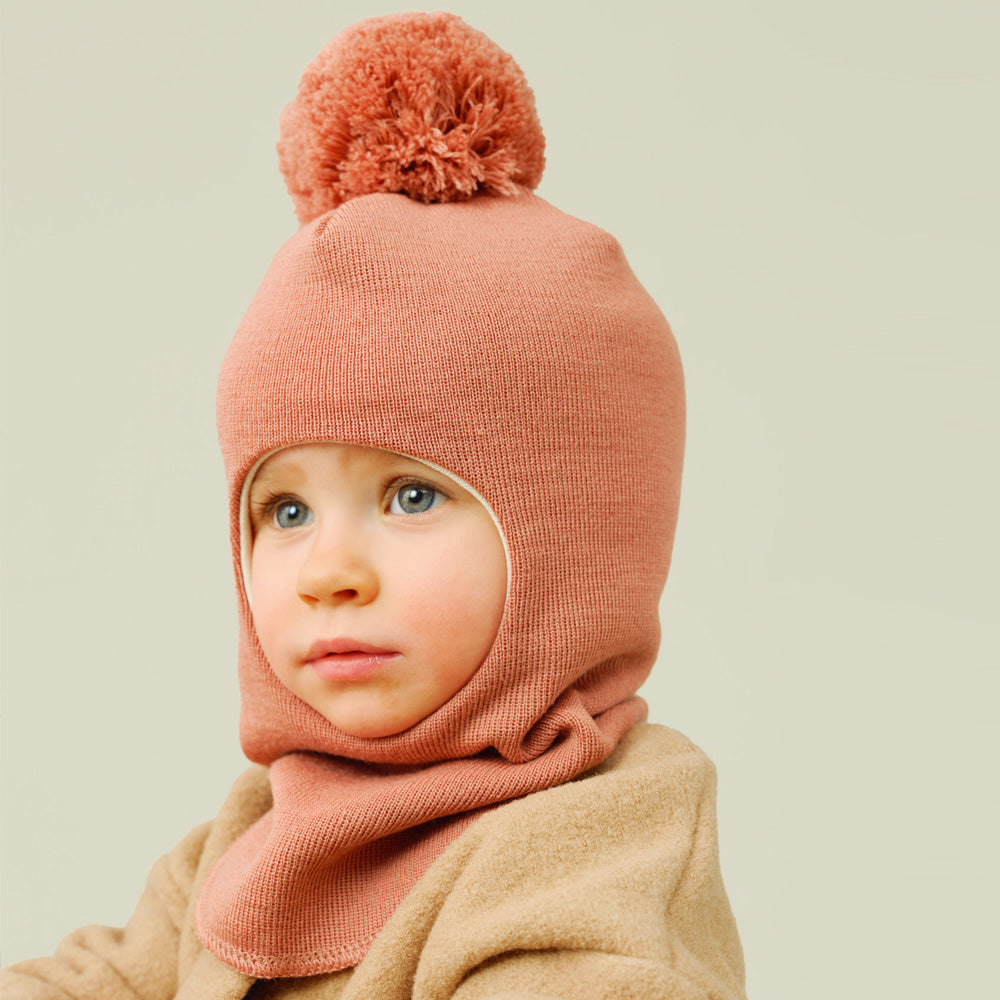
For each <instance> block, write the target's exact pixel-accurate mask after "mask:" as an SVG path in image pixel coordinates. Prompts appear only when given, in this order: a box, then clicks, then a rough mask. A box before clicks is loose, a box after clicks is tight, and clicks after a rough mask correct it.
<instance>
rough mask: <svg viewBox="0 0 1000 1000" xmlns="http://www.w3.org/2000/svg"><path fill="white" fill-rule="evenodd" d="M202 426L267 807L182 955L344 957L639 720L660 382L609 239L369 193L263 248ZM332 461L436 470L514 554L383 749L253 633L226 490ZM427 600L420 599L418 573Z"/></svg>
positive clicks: (660, 571) (661, 525)
mask: <svg viewBox="0 0 1000 1000" xmlns="http://www.w3.org/2000/svg"><path fill="white" fill-rule="evenodd" d="M218 422H219V434H220V441H221V445H222V451H223V456H224V459H225V464H226V473H227V478H228V483H229V494H230V519H231V520H230V525H231V538H232V546H233V557H234V566H235V569H236V578H237V586H238V590H239V604H240V646H239V670H240V684H241V692H242V717H241V740H242V744H243V747H244V750H245V752H246V754H247V756H248V757H249V758H250V759H251V760H253V761H257V762H259V763H262V764H266V765H270V772H271V784H272V789H273V794H274V808H273V809H272V810H271V812H269V813H268V814H267V815H266V816H265V817H264V818H263V819H262V820H261V821H259V822H258V823H257V824H255V825H254V826H253V827H252V828H251V829H250V830H249V831H247V833H246V834H245V835H244V836H242V837H241V838H240V839H239V840H238V841H237V842H236V843H235V844H234V845H233V846H232V848H231V849H230V850H229V851H228V852H227V853H226V854H225V855H224V856H223V858H222V859H221V860H220V861H219V863H218V864H217V865H216V866H215V868H214V869H213V871H212V873H211V875H210V876H209V878H208V880H207V882H206V884H205V886H204V889H203V891H202V892H201V895H200V897H199V902H198V911H197V927H198V934H199V937H200V938H201V940H202V941H203V942H204V944H205V945H206V947H207V948H209V950H211V951H212V952H213V953H215V954H216V955H217V956H218V957H219V958H221V959H222V960H223V961H225V962H227V963H228V964H230V965H232V966H234V967H235V968H237V969H239V970H241V971H243V972H247V973H249V974H252V975H255V976H264V977H274V976H292V975H312V974H316V973H320V972H328V971H334V970H337V969H340V968H345V967H347V966H349V965H353V964H355V963H357V962H358V961H360V959H361V958H362V957H363V956H364V954H365V952H366V950H367V948H368V946H369V944H370V943H371V941H372V940H373V939H374V937H375V936H376V934H377V933H378V932H379V930H380V929H381V927H382V926H383V924H384V923H385V921H386V920H387V919H388V917H389V915H390V914H391V913H392V912H393V910H394V909H395V908H396V906H397V905H398V904H399V903H400V901H401V900H402V899H403V897H404V896H405V895H406V894H407V892H408V891H409V890H410V889H411V888H412V887H413V886H414V885H415V884H416V882H417V880H418V879H419V878H420V876H421V875H422V874H423V873H424V872H425V871H426V869H427V868H428V867H429V866H430V864H431V863H432V862H433V861H434V860H435V859H436V858H437V857H438V856H439V855H440V854H441V852H442V851H443V850H444V848H445V847H446V846H447V845H448V844H449V843H451V842H452V841H453V840H454V838H455V837H457V836H458V835H459V833H460V832H461V831H462V830H463V829H465V828H466V826H467V825H468V824H469V822H471V821H472V820H473V819H475V818H476V817H477V816H478V815H480V814H481V812H482V811H483V810H485V809H488V808H490V807H491V806H493V805H496V804H498V803H502V802H505V801H509V800H511V799H513V798H517V797H519V796H522V795H525V794H527V793H530V792H532V791H536V790H540V789H543V788H547V787H550V786H553V785H557V784H560V783H562V782H565V781H567V780H569V779H571V778H573V777H574V776H576V775H578V774H580V773H581V772H583V771H585V770H587V769H588V768H590V767H593V766H594V765H595V764H597V763H599V762H600V761H602V760H604V759H605V758H606V757H607V756H608V755H609V754H610V753H611V751H612V750H613V749H614V747H615V746H616V745H617V743H618V741H619V740H620V739H621V737H622V736H623V734H624V733H625V732H626V731H627V730H628V729H629V728H630V727H631V726H632V725H633V724H634V723H635V722H636V721H637V720H639V719H641V718H643V717H644V715H645V705H644V703H643V702H642V701H641V700H640V699H639V698H637V697H636V696H635V692H636V690H637V688H638V687H639V685H640V684H641V683H642V681H643V680H644V679H645V678H646V676H647V674H648V672H649V669H650V667H651V665H652V663H653V660H654V657H655V655H656V650H657V646H658V641H659V623H658V617H657V605H658V599H659V595H660V592H661V589H662V587H663V583H664V581H665V578H666V574H667V568H668V563H669V557H670V550H671V545H672V540H673V533H674V526H675V522H676V518H677V510H678V499H679V490H680V475H681V462H682V454H683V440H684V395H683V382H682V375H681V368H680V362H679V359H678V355H677V351H676V346H675V344H674V340H673V337H672V335H671V332H670V329H669V327H668V325H667V322H666V320H665V319H664V318H663V315H662V314H661V313H660V311H659V309H658V308H657V307H656V305H655V304H654V303H653V301H652V300H651V299H650V297H649V296H648V295H647V293H646V292H645V291H644V290H643V288H642V287H641V285H640V284H639V282H638V281H637V280H636V278H635V277H634V275H633V274H632V272H631V270H630V269H629V267H628V264H627V263H626V261H625V258H624V255H623V254H622V251H621V248H620V246H619V245H618V243H617V242H616V241H615V240H614V239H613V238H612V237H611V236H609V235H608V234H607V233H605V232H604V231H602V230H600V229H598V228H596V227H594V226H592V225H589V224H587V223H585V222H582V221H580V220H578V219H575V218H572V217H570V216H568V215H566V214H564V213H562V212H559V211H558V210H557V209H555V208H554V207H552V206H551V205H550V204H548V203H547V202H546V201H544V200H542V199H541V198H538V197H536V196H535V195H533V194H530V193H522V194H520V195H517V196H514V197H496V196H490V195H480V196H477V197H475V198H472V199H471V200H467V201H455V202H450V203H447V204H425V203H423V202H419V201H414V200H411V199H410V198H408V197H406V196H405V195H401V194H382V193H377V194H370V195H364V196H360V197H354V198H353V199H351V200H349V201H347V202H345V203H343V204H341V205H340V206H339V207H338V208H335V209H333V210H331V211H329V212H327V213H326V214H323V215H320V216H319V217H318V218H316V219H314V220H313V221H311V222H309V223H307V224H305V225H303V226H302V228H301V229H300V230H299V232H298V233H297V234H296V235H295V236H293V237H292V238H291V239H290V240H289V241H288V242H287V243H286V244H285V245H284V247H282V249H281V250H280V251H279V253H278V254H277V256H276V257H275V259H274V261H273V262H272V264H271V266H270V268H269V269H268V271H267V274H266V276H265V278H264V281H263V284H262V285H261V287H260V290H259V291H258V293H257V295H256V297H255V298H254V300H253V302H252V303H251V305H250V308H249V310H248V311H247V313H246V315H245V317H244V319H243V321H242V323H241V325H240V327H239V330H238V331H237V333H236V336H235V338H234V340H233V342H232V345H231V346H230V349H229V352H228V353H227V355H226V359H225V361H224V363H223V368H222V373H221V377H220V381H219V393H218ZM306 441H343V442H352V443H356V444H362V445H369V446H372V447H376V448H383V449H387V450H391V451H396V452H400V453H402V454H405V455H410V456H413V457H416V458H419V459H423V460H425V461H428V462H431V463H434V464H436V465H439V466H441V467H443V468H445V469H448V470H450V471H451V472H453V473H454V474H455V475H457V476H459V477H460V478H461V479H463V480H465V481H466V482H467V483H469V484H470V485H471V486H472V487H473V488H474V489H476V490H477V491H478V492H479V493H480V494H481V495H482V496H483V497H484V498H485V500H486V502H487V503H488V504H489V505H490V506H491V508H492V510H493V512H494V513H495V515H496V517H497V519H498V521H499V524H500V526H501V529H502V531H503V533H504V535H505V538H506V541H507V544H508V547H509V552H510V559H511V571H510V581H509V591H508V599H507V605H506V608H505V612H504V617H503V620H502V622H501V625H500V628H499V632H498V634H497V638H496V641H495V644H494V646H493V649H492V650H491V652H490V654H489V656H488V657H487V659H486V660H485V661H484V663H483V664H482V666H481V667H480V668H479V670H478V671H477V673H476V674H475V675H474V676H473V678H472V679H471V680H470V681H469V683H468V684H466V686H465V687H464V688H463V689H462V690H461V691H459V692H458V694H456V695H455V696H454V697H453V698H452V699H451V700H450V701H449V702H448V703H447V704H446V705H444V706H443V707H442V708H441V709H439V710H438V711H437V712H435V713H433V714H432V715H430V716H429V717H428V718H426V719H424V720H423V721H421V722H420V723H418V724H417V725H415V726H413V727H412V728H411V729H409V730H407V731H405V732H403V733H400V734H398V735H394V736H388V737H383V738H379V739H362V738H357V737H352V736H349V735H347V734H345V733H343V732H340V731H339V730H337V729H335V728H334V727H333V726H332V725H331V724H330V723H328V722H327V721H326V720H325V719H324V718H323V717H322V716H320V715H319V714H318V713H316V712H315V711H313V710H312V709H311V708H309V707H308V706H307V705H305V704H304V703H303V702H301V701H300V700H298V699H297V698H296V697H295V696H294V695H292V694H291V693H290V692H289V691H288V690H287V689H286V688H284V687H283V686H282V684H281V683H280V682H279V681H278V680H277V678H276V677H275V675H274V674H273V673H272V671H271V669H270V668H269V666H268V664H267V662H266V660H265V657H264V655H263V652H262V650H261V648H260V645H259V642H258V640H257V638H256V636H255V633H254V628H253V620H252V616H251V613H250V609H249V605H248V602H247V596H246V594H245V592H244V590H243V584H242V573H241V564H240V492H241V488H242V486H243V482H244V479H245V477H246V476H247V473H248V472H249V470H251V469H252V467H253V465H254V463H255V462H256V461H257V460H258V459H259V458H260V456H262V455H264V454H267V453H268V452H270V451H273V450H275V449H277V448H281V447H284V446H288V445H292V444H298V443H302V442H306ZM425 583H426V584H427V585H430V586H432V585H433V581H425Z"/></svg>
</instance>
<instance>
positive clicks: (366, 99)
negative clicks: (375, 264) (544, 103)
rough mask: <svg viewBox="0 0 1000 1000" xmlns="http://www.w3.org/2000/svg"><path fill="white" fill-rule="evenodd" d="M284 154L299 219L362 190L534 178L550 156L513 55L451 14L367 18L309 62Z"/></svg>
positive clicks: (447, 188)
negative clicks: (546, 156)
mask: <svg viewBox="0 0 1000 1000" xmlns="http://www.w3.org/2000/svg"><path fill="white" fill-rule="evenodd" d="M280 124H281V138H280V140H279V142H278V160H279V164H280V167H281V172H282V174H284V176H285V183H286V184H287V186H288V191H289V194H291V196H292V200H293V201H294V202H295V213H296V215H297V216H298V218H299V221H300V222H301V223H303V224H305V223H306V222H309V221H311V220H312V219H315V218H316V217H317V216H319V215H322V214H323V213H324V212H327V211H329V210H330V209H331V208H336V206H337V205H340V204H342V203H343V202H345V201H347V200H349V199H350V198H356V197H357V196H359V195H364V194H373V193H375V192H402V193H404V194H407V195H409V196H410V197H411V198H415V199H418V200H420V201H425V202H432V201H460V200H463V199H467V198H471V197H472V196H473V195H475V194H477V193H479V192H483V193H488V194H498V195H515V194H517V193H519V192H520V191H522V190H531V189H533V188H534V187H536V186H537V184H538V182H539V181H540V180H541V177H542V171H543V169H544V167H545V138H544V136H543V135H542V127H541V124H540V123H539V121H538V114H537V112H536V110H535V98H534V94H533V93H532V92H531V88H530V87H529V86H528V83H527V81H526V80H525V78H524V74H523V73H522V72H521V68H520V67H519V66H518V65H517V63H516V62H515V61H514V59H513V58H512V57H511V56H510V55H509V54H508V53H506V52H504V51H503V49H501V48H500V47H499V46H498V45H496V43H494V42H493V41H491V40H490V39H489V38H487V36H486V35H484V34H483V33H482V32H481V31H477V30H476V29H475V28H472V27H470V26H469V25H467V24H466V23H465V22H464V21H463V20H462V19H461V18H459V17H457V16H456V15H454V14H447V13H444V12H437V13H433V14H425V13H411V14H392V15H388V16H386V17H378V18H369V19H367V20H365V21H361V22H359V23H358V24H355V25H353V26H352V27H350V28H347V29H346V30H345V31H343V32H341V33H340V34H339V35H337V37H336V38H334V39H333V41H331V42H330V43H329V44H328V45H327V46H326V48H324V49H323V51H322V52H321V53H320V54H319V55H318V56H317V57H316V59H314V60H313V62H312V63H310V65H309V66H308V67H307V68H306V71H305V73H304V74H303V76H302V81H301V83H300V84H299V91H298V94H297V96H296V97H295V99H294V100H293V101H292V102H291V103H290V104H289V105H288V106H287V107H286V108H285V109H284V111H283V112H282V114H281V121H280Z"/></svg>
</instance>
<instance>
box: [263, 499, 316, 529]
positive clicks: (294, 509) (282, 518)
mask: <svg viewBox="0 0 1000 1000" xmlns="http://www.w3.org/2000/svg"><path fill="white" fill-rule="evenodd" d="M271 518H272V520H273V521H274V523H275V525H277V527H279V528H299V527H301V526H302V525H303V524H311V523H312V519H313V513H312V511H311V510H310V509H309V508H308V507H307V506H306V505H305V504H304V503H299V501H298V500H283V501H282V502H281V503H279V504H277V505H276V506H275V507H274V511H273V513H272V515H271Z"/></svg>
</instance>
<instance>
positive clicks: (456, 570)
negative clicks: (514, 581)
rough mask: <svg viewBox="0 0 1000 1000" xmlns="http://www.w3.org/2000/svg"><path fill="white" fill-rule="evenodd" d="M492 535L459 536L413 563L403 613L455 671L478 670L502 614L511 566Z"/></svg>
mask: <svg viewBox="0 0 1000 1000" xmlns="http://www.w3.org/2000/svg"><path fill="white" fill-rule="evenodd" d="M490 531H491V532H492V533H493V535H492V538H490V537H489V536H487V538H486V539H485V540H484V539H483V538H482V537H478V536H477V537H473V538H471V539H469V538H459V539H457V540H455V541H454V542H453V543H452V544H450V545H448V546H441V547H438V548H436V549H434V550H432V551H429V552H428V553H426V556H425V557H424V558H422V559H420V561H419V562H418V563H415V564H414V566H413V572H412V576H411V587H410V594H411V597H410V600H409V601H407V602H406V603H405V606H404V609H403V613H404V614H405V616H406V619H407V624H408V625H409V626H410V628H412V629H414V630H419V632H420V634H422V635H423V636H424V637H425V638H426V639H427V640H428V642H429V643H430V644H432V645H433V646H434V647H435V648H436V649H437V650H438V651H439V654H440V655H441V656H442V657H444V658H446V659H447V660H448V661H449V662H451V663H452V664H453V665H454V667H455V669H456V670H457V671H458V672H459V673H461V671H462V670H468V671H469V672H471V671H473V670H475V668H476V667H478V666H479V664H480V663H481V662H482V660H483V659H484V658H485V656H486V654H487V653H488V652H489V650H490V647H491V646H492V644H493V640H494V638H495V636H496V631H497V627H498V625H499V624H500V619H501V617H502V615H503V609H504V601H505V598H506V594H507V566H506V559H505V557H504V554H503V547H502V544H501V543H500V540H499V538H497V537H496V535H495V531H494V530H493V528H492V524H491V525H490Z"/></svg>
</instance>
